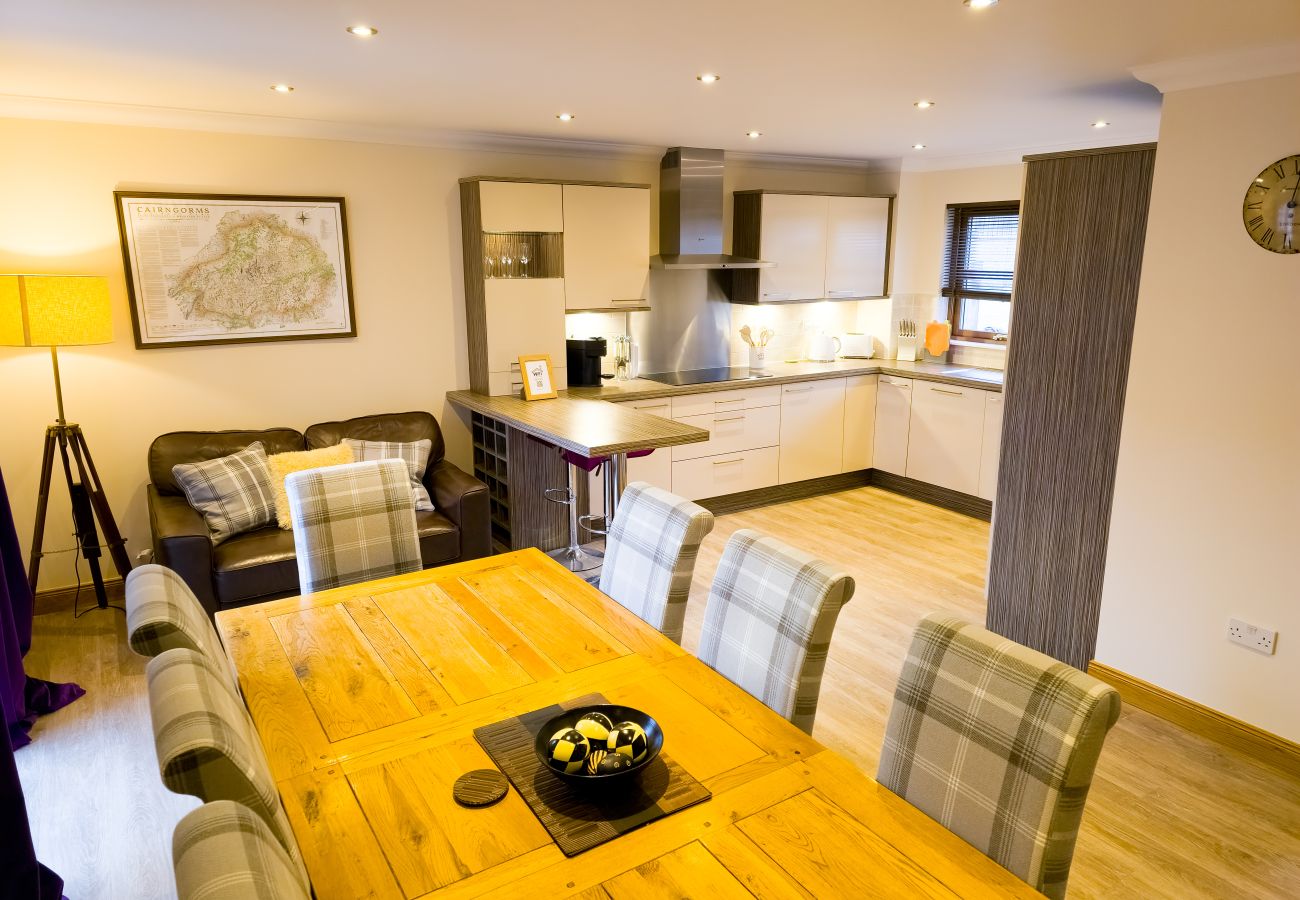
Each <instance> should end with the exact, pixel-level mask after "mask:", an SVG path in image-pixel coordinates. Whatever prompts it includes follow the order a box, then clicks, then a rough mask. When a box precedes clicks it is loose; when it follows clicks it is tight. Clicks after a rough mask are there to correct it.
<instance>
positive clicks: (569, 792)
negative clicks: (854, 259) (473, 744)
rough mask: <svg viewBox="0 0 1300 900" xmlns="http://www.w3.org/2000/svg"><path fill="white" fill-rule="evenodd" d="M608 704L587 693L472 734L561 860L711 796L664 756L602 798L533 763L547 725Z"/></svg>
mask: <svg viewBox="0 0 1300 900" xmlns="http://www.w3.org/2000/svg"><path fill="white" fill-rule="evenodd" d="M608 702H609V701H608V700H606V699H605V698H604V697H603V696H601V695H600V694H588V695H587V696H585V697H576V698H574V699H573V700H567V701H565V702H564V703H557V704H555V705H554V706H548V707H546V708H545V709H537V710H533V711H532V712H530V713H524V714H523V715H521V716H516V717H515V718H513V719H505V720H503V721H500V722H497V723H495V724H493V725H484V726H483V727H482V728H475V729H474V737H475V738H476V739H477V740H478V742H479V744H481V745H482V747H483V749H484V750H486V751H487V754H488V756H490V757H492V761H493V762H494V763H496V764H497V766H498V767H499V768H500V769H501V771H502V772H504V773H505V776H506V777H507V778H509V779H510V783H511V784H513V785H514V786H515V790H517V791H519V795H520V796H521V797H523V798H524V802H525V803H527V804H528V808H529V809H531V810H532V811H533V813H534V814H535V815H536V816H537V818H538V819H540V820H541V823H542V825H543V826H544V827H545V828H546V830H547V831H548V832H549V833H550V835H551V838H552V839H553V840H554V841H555V843H556V844H558V845H559V848H560V849H561V850H562V851H564V855H565V856H576V855H577V854H579V853H582V852H583V851H584V850H590V849H591V848H592V847H596V846H599V845H600V844H603V843H605V841H608V840H612V839H613V838H616V837H618V836H619V835H620V834H627V833H628V832H629V831H632V830H633V829H636V828H640V827H641V826H642V825H647V824H649V823H650V822H653V821H654V820H655V819H660V818H663V817H664V816H667V815H671V814H672V813H675V812H678V811H679V810H683V809H686V808H687V807H688V806H694V805H695V804H696V803H701V802H703V801H705V800H708V799H709V798H710V797H712V796H713V793H712V792H711V791H710V790H709V789H708V788H706V787H705V786H704V785H702V784H700V783H699V782H698V781H696V780H695V778H694V777H692V776H691V775H690V773H688V772H687V771H686V770H685V769H683V768H682V767H681V766H679V765H678V764H677V763H675V762H673V760H672V759H671V758H669V757H668V756H667V754H664V753H660V754H659V756H658V757H656V758H655V760H654V761H653V762H651V763H650V764H649V765H647V766H646V767H645V769H643V770H642V772H641V774H640V775H639V776H638V777H637V778H632V779H629V780H628V782H627V784H625V785H621V786H619V787H618V788H614V789H612V790H607V791H604V792H601V793H597V792H596V791H584V790H582V789H581V788H577V789H575V788H574V787H573V786H571V785H570V784H568V783H567V782H565V781H564V780H562V779H561V778H559V777H558V776H557V775H555V774H553V773H552V772H551V770H550V769H549V768H547V767H546V766H545V765H544V764H543V763H542V761H541V760H540V759H538V758H537V754H536V752H534V750H533V741H534V739H535V738H536V735H537V731H538V730H539V729H540V728H541V727H542V726H543V725H545V724H546V722H547V721H548V720H550V719H551V718H553V717H555V716H558V715H560V714H561V713H563V712H567V711H568V710H571V709H576V708H578V707H580V706H594V705H596V704H599V703H608ZM651 715H653V713H651Z"/></svg>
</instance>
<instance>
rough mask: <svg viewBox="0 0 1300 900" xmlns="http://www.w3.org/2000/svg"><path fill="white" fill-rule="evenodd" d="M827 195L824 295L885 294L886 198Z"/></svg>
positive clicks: (887, 200)
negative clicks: (828, 205)
mask: <svg viewBox="0 0 1300 900" xmlns="http://www.w3.org/2000/svg"><path fill="white" fill-rule="evenodd" d="M827 199H828V200H829V201H830V207H829V211H828V214H827V227H826V233H827V238H826V296H827V297H830V298H832V299H833V298H836V297H841V298H842V297H883V296H885V293H886V292H885V259H886V252H887V250H888V246H889V202H890V201H889V198H888V197H829V198H827ZM764 201H765V202H766V198H764Z"/></svg>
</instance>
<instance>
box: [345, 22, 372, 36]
mask: <svg viewBox="0 0 1300 900" xmlns="http://www.w3.org/2000/svg"><path fill="white" fill-rule="evenodd" d="M348 34H352V35H356V36H357V37H374V36H375V35H377V34H379V29H378V28H374V27H372V26H370V25H349V26H348Z"/></svg>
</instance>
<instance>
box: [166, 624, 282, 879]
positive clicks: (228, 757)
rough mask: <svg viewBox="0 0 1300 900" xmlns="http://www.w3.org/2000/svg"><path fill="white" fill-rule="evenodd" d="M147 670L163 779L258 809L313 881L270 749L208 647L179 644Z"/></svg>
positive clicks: (180, 788)
mask: <svg viewBox="0 0 1300 900" xmlns="http://www.w3.org/2000/svg"><path fill="white" fill-rule="evenodd" d="M145 676H146V678H147V680H148V682H149V712H150V714H151V716H152V718H153V734H154V745H155V747H156V748H157V750H158V767H159V770H160V771H161V773H162V780H163V784H165V785H166V786H167V787H168V789H169V790H172V791H175V792H176V793H178V794H192V795H193V796H195V797H198V798H199V799H200V800H203V801H205V802H209V803H210V802H212V801H214V800H233V801H235V802H236V803H241V804H243V805H244V806H246V807H248V808H249V809H251V810H252V811H253V812H255V813H257V815H258V816H260V817H261V818H262V820H263V821H265V822H266V825H267V827H268V828H270V830H271V833H272V834H274V835H275V838H276V840H277V841H279V843H280V845H281V846H282V847H283V848H284V850H285V852H286V853H287V854H288V855H289V858H290V859H292V860H293V862H294V865H295V866H296V867H297V868H298V869H299V871H300V874H301V877H302V880H303V881H304V882H306V881H307V873H306V869H305V868H304V867H303V863H302V855H301V854H300V853H299V851H298V844H297V842H296V841H295V840H294V837H293V830H292V828H291V827H290V826H289V819H288V817H287V816H286V815H285V812H284V807H283V806H282V805H281V803H280V795H279V792H278V791H277V790H276V787H275V779H274V778H273V777H272V775H271V767H270V765H269V764H268V763H267V761H266V754H265V753H264V752H263V751H262V745H261V743H260V742H259V741H258V739H257V732H256V731H255V729H254V728H253V723H252V720H251V719H250V718H249V717H248V712H247V711H246V710H245V708H244V705H243V702H242V701H241V700H240V699H239V697H237V696H236V695H234V694H232V693H231V692H230V691H229V690H228V689H227V688H226V686H225V685H224V684H223V683H222V680H221V671H220V669H219V668H218V666H217V665H216V664H215V663H213V662H212V660H210V659H208V657H206V656H204V655H203V654H202V653H198V652H196V651H194V650H183V649H179V648H178V649H176V650H168V651H166V652H165V653H161V654H159V655H158V656H155V657H154V658H153V659H151V660H149V664H148V665H147V666H146V667H145Z"/></svg>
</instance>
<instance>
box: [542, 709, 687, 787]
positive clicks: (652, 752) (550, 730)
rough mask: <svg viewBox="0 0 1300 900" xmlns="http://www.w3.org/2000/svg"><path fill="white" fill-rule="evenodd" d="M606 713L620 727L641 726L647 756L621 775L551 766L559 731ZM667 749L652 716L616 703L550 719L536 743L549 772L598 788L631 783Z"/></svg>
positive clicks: (571, 711) (569, 712) (571, 712)
mask: <svg viewBox="0 0 1300 900" xmlns="http://www.w3.org/2000/svg"><path fill="white" fill-rule="evenodd" d="M593 712H598V713H603V714H604V715H605V716H606V717H607V718H608V719H609V720H610V722H612V723H614V724H615V725H617V724H618V723H620V722H635V723H636V724H637V725H640V726H641V730H642V731H644V732H645V737H646V754H645V756H643V757H642V758H641V759H640V760H639V761H637V762H636V763H633V765H632V766H631V767H629V768H626V769H622V770H620V771H617V772H597V773H594V774H592V773H588V772H586V771H585V767H584V770H582V771H578V772H564V771H562V770H560V769H557V768H555V767H554V766H552V765H551V763H550V743H551V736H552V735H553V734H555V733H556V732H557V731H560V730H561V729H564V728H572V727H573V726H574V725H575V724H576V723H577V721H578V720H579V719H581V718H582V717H583V716H585V715H587V713H593ZM663 747H664V732H663V729H662V728H660V727H659V723H658V722H656V721H655V720H654V719H653V718H652V717H650V716H648V715H646V714H645V713H643V712H641V710H639V709H632V708H631V707H629V706H617V705H614V704H609V703H604V704H598V705H595V706H580V707H577V708H576V709H571V710H569V711H568V712H565V713H561V714H560V715H558V716H556V717H554V718H553V719H549V720H548V721H547V722H546V724H545V725H543V726H542V727H541V730H539V731H538V732H537V737H536V738H535V739H534V741H533V749H534V750H535V751H536V752H537V758H538V759H540V760H541V761H542V765H543V766H545V767H546V770H547V771H548V772H551V773H552V774H554V775H556V776H557V777H559V778H562V779H563V780H565V781H567V782H569V783H570V784H573V785H581V786H588V787H595V786H597V785H611V784H615V783H618V782H623V781H627V780H629V779H631V778H635V777H636V776H637V775H638V774H639V773H640V772H641V771H642V770H644V769H645V767H646V766H648V765H650V763H651V762H653V761H654V759H655V757H657V756H658V755H659V751H660V750H662V749H663Z"/></svg>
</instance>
